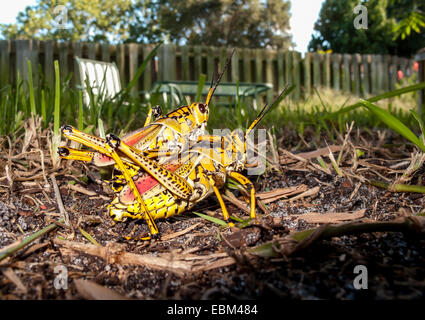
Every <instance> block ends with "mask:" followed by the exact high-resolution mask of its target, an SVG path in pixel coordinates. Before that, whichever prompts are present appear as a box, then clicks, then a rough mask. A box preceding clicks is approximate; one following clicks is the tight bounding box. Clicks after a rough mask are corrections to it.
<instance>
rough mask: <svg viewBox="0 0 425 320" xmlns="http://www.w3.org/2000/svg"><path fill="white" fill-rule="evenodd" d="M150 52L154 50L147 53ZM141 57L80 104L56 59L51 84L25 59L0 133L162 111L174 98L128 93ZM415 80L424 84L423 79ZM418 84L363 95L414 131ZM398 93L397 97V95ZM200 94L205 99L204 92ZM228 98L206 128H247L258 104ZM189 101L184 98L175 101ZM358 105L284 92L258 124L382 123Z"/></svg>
mask: <svg viewBox="0 0 425 320" xmlns="http://www.w3.org/2000/svg"><path fill="white" fill-rule="evenodd" d="M157 48H158V47H157ZM157 48H155V49H154V50H156V49H157ZM152 56H153V54H152V55H151V56H149V57H148V59H150V58H151V57H152ZM145 62H146V61H145ZM145 62H144V63H142V65H141V66H140V67H139V69H138V71H137V72H136V76H135V78H134V79H132V80H131V81H130V83H129V85H128V86H127V87H125V88H124V89H123V90H122V92H120V93H119V94H118V95H117V96H116V97H115V99H114V100H113V101H112V100H111V99H102V97H97V98H96V97H94V95H93V94H92V93H91V92H89V94H90V95H91V101H90V105H91V106H90V107H89V106H86V105H84V104H83V99H82V94H81V91H80V90H78V89H77V88H76V87H75V85H74V84H73V83H71V76H72V75H71V74H70V75H68V76H67V77H66V78H65V79H64V80H63V81H59V77H58V73H59V65H58V63H57V62H56V63H55V73H56V76H55V79H57V81H56V82H55V83H54V85H53V87H52V86H50V85H49V84H48V83H47V82H46V80H45V77H44V75H43V74H41V76H40V78H39V79H38V80H39V81H34V79H32V70H33V68H34V66H31V64H30V63H29V64H28V69H29V79H21V77H20V76H19V75H18V76H17V79H16V82H15V83H13V84H9V85H7V86H5V87H4V88H0V135H1V136H6V135H8V136H10V137H11V138H12V139H13V138H15V137H17V136H18V135H19V134H20V133H22V130H23V126H22V123H23V121H25V120H26V119H28V118H29V117H30V116H31V114H32V113H33V114H36V115H39V116H41V117H42V124H43V126H44V127H45V128H47V127H49V126H51V125H52V124H53V126H52V127H53V128H52V129H53V131H54V132H55V133H56V134H58V133H59V127H60V126H61V125H63V124H70V125H73V126H76V127H78V128H80V129H82V130H84V131H86V132H90V133H93V134H97V135H100V134H101V135H103V134H105V133H109V132H113V133H116V134H123V133H125V132H128V131H131V130H133V129H136V128H139V127H141V126H142V125H143V123H144V120H145V118H146V115H147V112H148V108H149V107H150V106H153V105H156V104H160V105H161V106H163V109H164V113H166V112H168V111H171V110H172V109H175V108H176V107H178V106H179V102H176V103H175V104H174V105H168V106H167V105H164V102H163V101H162V99H161V96H160V95H159V94H158V92H150V93H149V94H147V95H144V96H138V95H134V94H132V93H131V88H132V87H133V86H134V84H135V82H136V81H137V79H138V78H139V77H140V76H141V75H142V74H143V71H144V68H145V66H146V65H147V63H145ZM205 80H206V79H205V77H204V76H203V77H202V76H201V77H200V78H199V84H200V86H202V85H203V84H204V83H205ZM419 86H422V87H424V86H425V84H422V85H419ZM419 86H418V85H413V86H409V84H407V86H406V87H403V88H398V89H397V90H395V91H391V92H387V93H385V94H382V95H379V96H377V97H368V101H369V102H374V103H376V104H377V106H379V107H380V108H382V109H385V110H386V111H388V113H389V114H391V115H392V116H393V117H395V118H396V119H398V120H399V121H401V122H402V123H404V125H405V126H406V127H407V128H409V129H410V130H412V131H413V132H420V130H419V125H418V121H417V115H415V114H413V113H411V112H409V110H410V109H415V108H416V103H415V100H414V99H407V98H406V97H408V96H409V94H412V92H414V90H417V88H418V87H419ZM400 96H401V97H402V98H399V97H400ZM201 99H202V100H204V99H205V97H202V98H201ZM228 101H229V103H228V105H225V106H223V105H222V102H223V100H221V101H219V99H217V98H215V97H213V99H212V102H211V104H210V119H209V122H208V131H209V132H210V133H212V129H215V128H229V129H231V130H232V129H235V128H242V129H246V128H247V126H248V125H249V124H250V123H251V121H252V120H253V119H254V118H255V115H256V114H257V113H258V110H259V109H260V108H261V107H262V106H261V105H259V106H258V107H257V110H256V109H254V103H253V102H254V101H253V99H250V98H242V97H238V98H236V99H229V100H228ZM189 102H190V101H184V102H180V104H184V103H189ZM362 106H363V104H362V102H361V101H360V99H359V98H358V97H355V96H350V95H347V94H342V93H340V92H334V91H332V90H330V89H322V90H319V91H317V92H316V93H315V94H313V95H312V96H311V97H309V98H308V99H306V100H303V101H298V102H296V101H293V100H291V99H289V98H285V99H284V100H283V101H282V102H281V103H280V104H279V105H278V106H277V107H274V108H272V109H271V110H270V111H269V114H268V115H267V116H266V117H265V118H264V119H263V120H262V123H261V124H260V126H261V127H263V128H272V127H274V128H275V135H276V136H279V134H281V133H282V132H283V130H284V129H288V130H294V131H296V132H297V133H298V134H299V135H304V133H305V132H306V130H307V129H308V130H310V131H311V130H312V131H313V132H314V134H315V135H316V137H317V138H318V139H320V136H321V135H323V134H326V135H327V136H328V137H329V139H330V141H331V142H333V140H335V139H336V136H335V132H340V133H342V132H345V128H346V126H345V124H346V123H351V121H355V124H356V126H357V127H362V128H369V129H373V128H376V127H385V122H383V121H382V119H380V118H379V116H378V115H377V114H376V113H373V112H372V113H371V112H369V111H368V110H367V109H365V108H362Z"/></svg>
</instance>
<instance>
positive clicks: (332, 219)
mask: <svg viewBox="0 0 425 320" xmlns="http://www.w3.org/2000/svg"><path fill="white" fill-rule="evenodd" d="M365 212H366V209H362V210H358V211H354V212H350V211H348V212H326V213H318V212H310V213H304V214H300V215H296V217H297V219H303V220H305V221H306V222H308V223H338V222H341V221H347V220H355V219H360V218H363V217H364V214H365Z"/></svg>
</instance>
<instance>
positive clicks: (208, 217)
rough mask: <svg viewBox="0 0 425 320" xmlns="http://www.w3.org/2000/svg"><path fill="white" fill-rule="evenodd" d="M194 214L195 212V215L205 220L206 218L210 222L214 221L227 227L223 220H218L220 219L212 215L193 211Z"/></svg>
mask: <svg viewBox="0 0 425 320" xmlns="http://www.w3.org/2000/svg"><path fill="white" fill-rule="evenodd" d="M194 214H196V215H197V216H199V217H201V218H203V219H205V220H208V221H210V222H214V223H216V224H218V225H220V226H223V227H227V226H228V225H227V223H226V222H225V221H223V220H220V219H217V218H214V217H210V216H209V215H206V214H202V213H199V212H194Z"/></svg>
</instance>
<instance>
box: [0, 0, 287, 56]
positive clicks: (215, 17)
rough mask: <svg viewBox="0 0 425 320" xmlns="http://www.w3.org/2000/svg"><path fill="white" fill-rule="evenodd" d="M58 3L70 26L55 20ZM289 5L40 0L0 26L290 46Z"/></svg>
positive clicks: (123, 38) (239, 0)
mask: <svg viewBox="0 0 425 320" xmlns="http://www.w3.org/2000/svg"><path fill="white" fill-rule="evenodd" d="M58 5H64V6H66V8H67V20H68V21H67V24H66V27H67V28H66V29H65V28H57V26H56V23H55V22H56V19H57V15H55V13H54V8H55V7H57V6H58ZM289 8H290V2H289V0H236V1H234V0H185V1H182V0H168V1H167V0H56V1H47V0H38V1H37V4H36V5H34V6H29V7H27V8H26V9H25V10H24V11H23V12H20V13H19V15H18V17H17V21H16V23H13V24H9V25H0V30H1V33H2V34H3V36H4V37H6V38H8V39H17V38H32V39H40V40H46V39H55V40H73V41H76V40H81V41H110V42H142V43H154V42H158V41H159V40H166V41H167V40H168V41H169V42H173V43H176V44H192V45H195V44H203V45H211V46H239V47H273V48H288V47H289V46H290V45H291V44H292V42H291V37H290V35H289V33H288V30H289Z"/></svg>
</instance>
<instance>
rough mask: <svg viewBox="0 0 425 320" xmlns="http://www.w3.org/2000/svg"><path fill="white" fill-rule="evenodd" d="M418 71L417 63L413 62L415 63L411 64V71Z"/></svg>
mask: <svg viewBox="0 0 425 320" xmlns="http://www.w3.org/2000/svg"><path fill="white" fill-rule="evenodd" d="M418 70H419V63H418V62H417V61H415V63H414V64H413V71H415V72H417V71H418Z"/></svg>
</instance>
